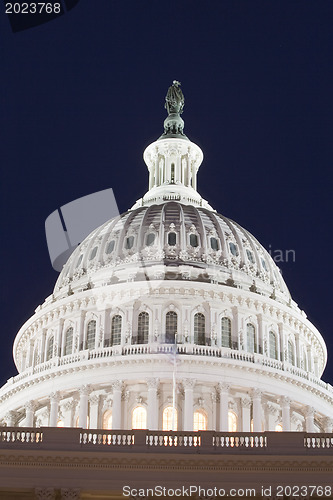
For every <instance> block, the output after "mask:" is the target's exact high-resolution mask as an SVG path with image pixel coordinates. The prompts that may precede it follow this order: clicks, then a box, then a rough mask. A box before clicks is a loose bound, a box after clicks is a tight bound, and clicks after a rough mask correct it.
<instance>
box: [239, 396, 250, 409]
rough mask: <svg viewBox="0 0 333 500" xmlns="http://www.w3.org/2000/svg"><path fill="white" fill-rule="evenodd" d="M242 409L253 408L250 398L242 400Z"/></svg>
mask: <svg viewBox="0 0 333 500" xmlns="http://www.w3.org/2000/svg"><path fill="white" fill-rule="evenodd" d="M241 406H242V408H251V399H250V398H248V397H243V398H241Z"/></svg>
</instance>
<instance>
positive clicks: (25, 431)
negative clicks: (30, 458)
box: [0, 427, 43, 446]
mask: <svg viewBox="0 0 333 500" xmlns="http://www.w3.org/2000/svg"><path fill="white" fill-rule="evenodd" d="M42 441H43V431H41V430H40V429H34V428H28V427H24V428H14V429H12V428H8V429H7V428H3V429H1V430H0V446H1V443H2V444H5V443H17V444H18V443H20V444H33V443H37V444H38V443H41V442H42Z"/></svg>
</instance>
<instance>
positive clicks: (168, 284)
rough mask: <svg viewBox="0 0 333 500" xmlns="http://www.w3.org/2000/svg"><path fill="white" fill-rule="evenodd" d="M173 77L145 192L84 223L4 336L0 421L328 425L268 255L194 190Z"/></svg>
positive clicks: (149, 154) (318, 365) (332, 397)
mask: <svg viewBox="0 0 333 500" xmlns="http://www.w3.org/2000/svg"><path fill="white" fill-rule="evenodd" d="M183 106H184V96H183V93H182V91H181V89H180V84H179V82H177V81H174V82H173V84H172V86H170V87H169V89H168V92H167V96H166V108H167V112H168V116H167V118H166V119H165V121H164V133H163V134H162V135H161V136H160V137H159V138H158V139H157V140H156V141H154V142H153V143H152V144H150V145H149V146H148V147H147V148H146V150H145V151H144V161H145V163H146V165H147V168H148V171H149V187H148V191H147V193H146V194H145V195H144V196H143V197H142V198H141V199H139V200H137V202H136V203H135V204H134V205H133V207H132V208H131V209H130V210H129V211H128V212H126V213H124V214H122V215H120V216H117V217H115V218H113V219H111V220H109V221H107V222H106V223H104V224H103V225H102V226H100V227H98V228H97V229H95V230H94V231H93V232H91V233H90V234H89V235H88V236H87V237H86V238H85V240H84V241H83V242H82V243H81V244H80V245H79V246H78V247H77V248H76V249H75V250H74V252H73V253H72V254H71V256H70V257H69V259H68V261H67V262H66V264H65V265H64V267H63V270H62V271H61V273H60V275H59V278H58V280H57V282H56V285H55V288H54V291H53V294H52V295H51V296H50V297H47V298H46V299H45V301H44V303H43V304H41V305H40V306H38V307H37V308H36V310H35V313H34V314H33V315H32V317H31V318H29V319H28V320H27V321H26V322H25V324H24V325H23V326H22V327H21V328H20V330H19V331H18V333H17V335H16V338H15V341H14V346H13V354H14V360H15V364H16V366H17V369H18V372H19V373H18V375H16V376H15V377H12V378H11V379H9V380H8V381H7V383H6V384H5V385H4V386H3V387H2V388H1V389H0V425H1V424H2V425H6V426H8V427H10V426H22V427H39V426H51V427H55V426H59V427H61V426H64V427H82V428H84V429H87V428H89V429H102V428H103V429H150V430H161V431H170V430H179V431H191V432H192V431H198V430H200V431H202V430H214V431H219V432H236V431H241V432H255V433H260V432H262V431H264V430H269V431H276V430H282V429H283V430H284V431H290V430H294V431H296V430H299V431H307V432H320V431H323V430H325V432H331V431H332V427H333V388H332V386H330V385H329V384H327V383H325V382H324V381H323V380H321V378H320V377H321V375H322V373H323V371H324V368H325V365H326V362H327V349H326V345H325V342H324V339H323V337H322V335H321V334H320V332H319V331H318V330H317V328H316V327H315V326H314V325H313V324H312V323H311V322H310V321H309V320H308V319H307V317H306V314H305V313H304V312H303V311H301V310H300V308H299V307H298V306H297V304H296V303H295V302H294V301H293V300H292V298H291V296H290V293H289V291H288V288H287V286H286V284H285V282H284V280H283V278H282V276H281V273H280V271H279V269H278V267H277V266H276V264H275V262H274V261H273V259H272V257H271V256H270V254H269V253H268V252H267V251H266V250H265V249H264V248H263V246H262V245H261V244H260V243H259V242H258V241H257V240H256V238H255V237H254V236H252V235H251V234H250V233H249V232H248V231H246V230H245V229H243V228H242V227H241V226H239V225H238V224H237V223H236V222H233V221H232V220H230V219H228V218H227V217H225V216H223V215H220V214H219V213H217V212H216V210H214V208H213V207H211V206H210V204H209V203H208V202H207V201H206V200H204V199H203V198H202V197H201V195H200V194H199V191H198V189H197V172H198V169H199V167H200V165H201V163H202V160H203V153H202V151H201V149H200V148H199V147H198V146H197V145H196V144H195V143H193V142H192V141H190V140H189V138H188V137H187V136H186V135H185V133H184V121H183V120H182V118H181V114H182V111H183Z"/></svg>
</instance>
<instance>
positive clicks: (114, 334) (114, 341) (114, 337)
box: [111, 314, 121, 345]
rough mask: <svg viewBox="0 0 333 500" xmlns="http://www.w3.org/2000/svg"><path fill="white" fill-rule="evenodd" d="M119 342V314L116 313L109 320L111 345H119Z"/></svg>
mask: <svg viewBox="0 0 333 500" xmlns="http://www.w3.org/2000/svg"><path fill="white" fill-rule="evenodd" d="M120 342H121V316H120V314H116V315H115V316H113V318H112V321H111V345H119V344H120Z"/></svg>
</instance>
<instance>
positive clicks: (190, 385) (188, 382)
mask: <svg viewBox="0 0 333 500" xmlns="http://www.w3.org/2000/svg"><path fill="white" fill-rule="evenodd" d="M182 383H183V387H184V390H185V391H187V390H193V389H194V386H195V384H196V380H195V379H194V378H183V380H182Z"/></svg>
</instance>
